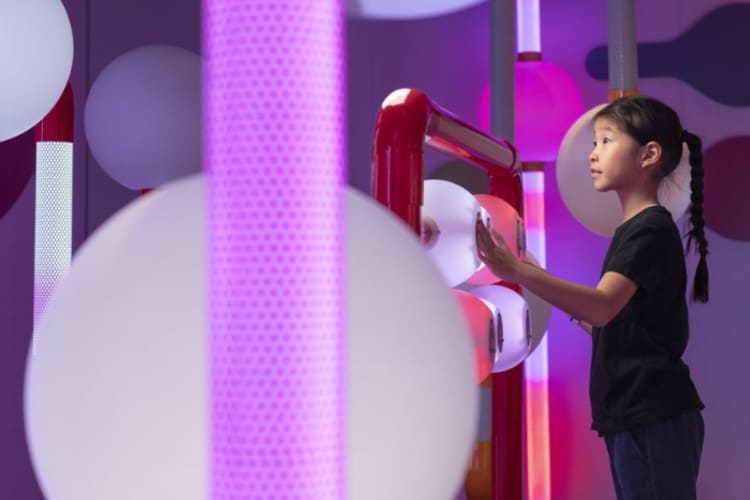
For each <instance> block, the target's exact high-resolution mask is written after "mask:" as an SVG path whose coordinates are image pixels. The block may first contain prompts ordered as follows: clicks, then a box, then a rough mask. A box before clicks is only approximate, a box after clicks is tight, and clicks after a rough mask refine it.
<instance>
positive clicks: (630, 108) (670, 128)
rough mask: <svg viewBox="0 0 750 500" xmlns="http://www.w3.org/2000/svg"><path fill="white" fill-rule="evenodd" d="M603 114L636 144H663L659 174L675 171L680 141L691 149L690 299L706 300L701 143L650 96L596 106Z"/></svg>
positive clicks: (705, 248) (679, 152)
mask: <svg viewBox="0 0 750 500" xmlns="http://www.w3.org/2000/svg"><path fill="white" fill-rule="evenodd" d="M599 118H603V119H606V120H609V121H611V122H613V123H614V124H616V125H618V126H619V127H620V128H622V130H624V131H625V132H626V133H627V134H628V135H630V136H631V137H633V138H634V139H635V140H636V141H638V143H639V144H641V145H645V144H646V143H648V142H650V141H655V142H657V143H659V144H660V145H661V148H662V162H661V165H660V171H659V173H660V177H661V178H662V179H663V178H665V177H667V176H668V175H669V174H671V173H672V172H674V170H675V169H676V168H677V165H678V164H679V163H680V158H681V157H682V143H683V142H685V143H686V144H687V146H688V150H689V151H690V158H689V161H690V201H691V203H690V229H689V230H688V232H687V245H686V248H687V251H688V252H690V250H691V248H692V247H693V244H694V245H695V250H696V252H697V253H698V255H699V257H700V258H699V260H698V266H697V268H696V270H695V277H694V279H693V292H692V300H693V301H698V302H708V264H707V263H706V256H707V255H708V241H707V240H706V234H705V232H704V230H703V228H704V226H705V221H704V219H703V146H702V144H701V140H700V138H699V137H698V136H696V135H695V134H691V133H690V132H688V131H687V130H685V129H683V128H682V125H681V124H680V118H679V117H678V116H677V113H676V112H675V111H674V110H673V109H672V108H670V107H669V106H667V105H666V104H664V103H663V102H661V101H658V100H656V99H654V98H651V97H646V96H630V97H622V98H620V99H617V100H616V101H613V102H611V103H609V104H608V105H607V106H605V107H604V108H602V109H601V110H599V112H598V113H596V115H595V116H594V120H597V119H599Z"/></svg>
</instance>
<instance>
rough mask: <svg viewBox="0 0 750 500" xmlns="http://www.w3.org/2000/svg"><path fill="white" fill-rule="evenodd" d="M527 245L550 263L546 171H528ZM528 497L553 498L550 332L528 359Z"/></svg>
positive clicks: (541, 262)
mask: <svg viewBox="0 0 750 500" xmlns="http://www.w3.org/2000/svg"><path fill="white" fill-rule="evenodd" d="M523 186H524V191H525V193H524V195H525V199H524V201H525V202H526V248H527V250H528V251H529V252H530V253H531V254H533V255H534V256H535V257H536V258H537V262H538V263H539V266H540V267H542V268H545V267H546V251H545V249H546V243H545V233H544V172H524V174H523ZM523 366H524V403H525V412H524V413H525V422H524V423H525V428H526V434H525V437H526V443H525V447H526V491H527V498H529V499H533V500H548V499H549V498H551V494H552V492H551V478H550V446H549V439H550V438H549V376H548V371H549V368H548V350H547V335H546V334H545V335H543V336H542V339H541V341H540V342H539V345H538V346H537V347H536V349H534V351H533V352H532V353H531V354H530V355H529V357H527V358H526V360H525V361H524V365H523Z"/></svg>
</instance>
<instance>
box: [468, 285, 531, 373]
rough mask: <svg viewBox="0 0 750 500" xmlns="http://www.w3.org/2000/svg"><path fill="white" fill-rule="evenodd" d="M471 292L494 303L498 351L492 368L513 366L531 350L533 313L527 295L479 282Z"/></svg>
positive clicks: (498, 369)
mask: <svg viewBox="0 0 750 500" xmlns="http://www.w3.org/2000/svg"><path fill="white" fill-rule="evenodd" d="M469 292H470V293H471V294H473V295H476V296H477V297H479V298H482V299H485V300H487V301H489V302H490V303H492V304H493V305H494V306H495V308H496V310H497V316H498V317H497V319H496V320H495V325H496V328H497V334H496V339H497V340H496V344H495V345H496V346H497V351H496V354H495V363H494V366H493V368H492V371H493V372H495V373H497V372H503V371H506V370H510V369H511V368H513V367H515V366H516V365H518V364H519V363H521V362H522V361H523V360H524V359H526V357H527V356H528V355H529V353H531V316H530V314H529V305H528V303H527V302H526V299H524V297H523V296H522V295H521V294H519V293H516V292H515V291H514V290H511V289H510V288H508V287H505V286H502V285H484V286H478V287H476V288H472V289H470V290H469Z"/></svg>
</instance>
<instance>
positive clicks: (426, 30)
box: [0, 0, 750, 500]
mask: <svg viewBox="0 0 750 500" xmlns="http://www.w3.org/2000/svg"><path fill="white" fill-rule="evenodd" d="M636 3H637V6H636V8H637V10H638V39H639V41H641V42H647V41H648V42H653V41H661V40H669V39H671V38H673V37H675V36H677V35H679V34H680V33H681V32H683V31H684V30H686V29H687V28H689V27H690V26H691V25H692V24H693V23H694V22H695V21H696V20H698V19H700V18H701V17H702V16H704V15H706V14H707V13H709V12H710V11H712V10H713V9H715V8H716V7H719V6H721V5H724V3H723V2H720V1H718V0H700V1H699V0H668V1H664V2H645V1H643V2H636ZM64 4H65V5H66V7H67V8H68V12H69V14H70V17H71V21H72V23H73V27H74V32H75V43H76V55H75V61H74V68H73V75H72V80H73V87H74V93H75V98H76V102H77V118H78V122H77V127H76V133H77V138H78V139H79V142H78V143H77V145H76V150H75V161H76V167H75V180H74V182H75V197H76V199H75V203H74V216H75V223H74V243H75V245H76V246H77V245H78V244H80V243H81V242H82V241H83V240H84V239H85V237H86V236H87V235H88V234H90V233H91V231H93V230H94V229H95V228H96V227H97V226H98V225H99V224H100V223H101V222H102V221H104V220H105V219H106V218H107V217H109V216H110V215H111V214H112V213H113V212H114V211H116V210H117V209H118V208H120V207H121V206H123V205H124V204H125V203H127V202H128V201H129V200H131V199H133V198H134V197H135V196H137V194H138V193H134V192H132V191H129V190H127V189H124V188H122V187H120V186H119V185H117V184H116V183H115V182H114V181H112V180H110V179H109V177H108V176H107V175H106V174H105V173H104V172H103V171H102V170H101V169H100V168H99V166H98V165H96V162H95V161H94V160H93V159H92V158H91V156H90V155H89V154H88V152H87V148H86V146H85V143H84V141H83V135H82V128H81V112H82V110H83V103H84V102H85V95H86V90H87V88H88V86H89V85H90V84H91V83H92V82H93V81H94V79H95V78H96V76H97V74H98V73H99V72H100V71H101V70H102V69H103V67H104V66H105V65H106V64H107V63H108V62H109V61H111V60H112V59H114V58H115V57H117V56H118V55H120V54H121V53H123V52H125V51H127V50H129V49H131V48H134V47H137V46H140V45H146V44H150V43H166V44H174V45H178V46H181V47H184V48H187V49H189V50H193V51H195V52H199V49H200V38H199V24H200V3H199V1H198V0H190V1H187V2H186V1H185V0H159V1H158V2H153V1H147V0H64ZM541 10H542V47H543V54H544V58H545V59H546V60H549V61H551V62H554V63H556V64H558V65H560V66H561V67H563V68H564V69H565V70H567V71H568V72H569V73H570V74H571V75H572V76H573V78H574V79H575V80H576V81H577V83H578V84H579V86H580V88H581V90H582V91H583V93H584V97H585V100H586V104H587V106H589V107H592V106H594V105H596V104H598V103H601V102H603V101H604V100H605V99H606V91H607V84H606V82H603V81H600V80H596V79H595V78H593V77H591V76H590V75H589V74H588V73H587V72H586V68H585V59H586V56H587V54H588V53H589V51H591V50H592V49H593V48H594V47H596V46H600V45H602V44H605V43H606V39H607V35H606V2H601V1H600V0H579V1H577V2H561V1H559V0H542V1H541ZM488 13H489V8H488V5H487V4H484V5H480V6H477V7H473V8H470V9H467V10H464V11H461V12H457V13H454V14H451V15H447V16H442V17H437V18H433V19H426V20H418V21H409V22H388V21H364V20H352V21H351V22H349V25H348V49H349V55H348V66H349V67H348V69H349V81H348V86H349V112H348V114H349V124H350V140H349V162H350V166H349V176H350V182H351V184H353V185H354V186H356V187H357V188H359V189H361V190H364V191H368V190H369V153H370V139H371V137H372V128H373V124H374V120H375V115H376V110H377V108H378V106H379V104H380V102H381V101H382V100H383V98H384V97H385V96H386V95H387V94H388V93H389V92H390V91H391V90H393V89H396V88H399V87H418V88H421V89H422V90H424V91H425V92H427V93H428V94H429V95H430V96H431V97H433V98H434V99H435V100H436V101H437V102H439V103H440V104H441V105H443V106H444V107H446V108H447V109H449V110H451V111H453V112H455V113H456V114H458V115H459V116H462V117H464V118H465V119H466V120H468V121H471V122H476V120H477V115H476V103H477V102H478V99H479V94H480V91H481V88H482V86H483V85H484V84H485V82H486V81H487V79H488V74H489V71H488V64H489V63H488V57H489V48H488V43H489V33H488V27H489V26H488V23H489V16H488ZM573 34H574V35H575V36H573ZM743 35H745V34H744V33H737V37H739V38H740V39H742V36H743ZM737 37H735V38H737ZM709 49H710V50H707V53H708V54H709V57H717V56H719V55H720V54H721V53H722V51H721V50H720V49H721V47H718V48H717V47H709ZM696 55H699V54H695V53H691V54H680V53H679V52H677V53H676V55H674V54H673V57H678V58H679V57H680V56H682V57H685V58H692V59H690V60H689V63H688V66H690V67H692V66H695V68H696V70H697V71H700V67H701V66H700V59H699V58H697V57H695V56H696ZM672 64H674V63H673V62H672ZM737 64H738V62H736V61H727V62H726V67H727V68H728V70H730V71H732V72H736V71H746V70H745V69H744V67H743V66H737ZM721 77H722V75H717V79H719V78H721ZM640 90H641V91H642V92H643V93H647V94H653V95H655V96H657V97H661V98H663V99H665V100H667V101H668V102H669V103H671V104H673V105H674V107H675V108H676V109H677V110H678V111H679V112H680V113H681V115H682V117H683V120H684V122H685V124H686V127H688V128H689V129H691V130H692V131H694V132H696V133H698V134H699V135H701V136H702V137H703V139H704V144H705V145H706V147H710V146H711V145H712V144H715V143H717V142H719V141H720V140H722V139H724V138H726V137H729V136H734V135H744V134H746V133H747V132H746V128H747V127H746V124H747V123H750V109H748V108H747V107H729V106H726V105H722V104H718V103H717V102H715V101H714V100H712V99H711V98H709V97H707V96H706V95H704V94H703V93H701V92H700V91H699V90H697V89H695V88H694V87H692V86H691V85H688V84H686V83H684V82H682V81H680V80H677V79H674V78H669V77H661V78H649V79H643V80H642V81H641V83H640ZM749 92H750V91H749ZM542 119H543V117H542ZM31 146H32V145H31V141H30V139H29V138H28V137H25V138H24V137H22V138H19V139H18V140H16V141H12V142H8V143H5V144H1V145H0V158H1V159H0V168H7V165H15V166H18V168H19V172H20V173H19V174H18V175H16V176H15V177H14V180H12V181H6V183H7V184H4V185H5V186H6V187H5V188H4V192H3V196H5V197H6V198H7V197H11V198H12V199H13V200H15V201H14V202H13V203H12V204H11V203H9V204H8V205H9V209H8V210H7V211H4V212H3V213H0V242H2V243H0V245H2V246H0V252H2V255H3V257H4V258H3V259H0V266H1V267H0V273H2V274H1V275H2V276H3V280H2V283H1V284H0V301H2V302H1V303H2V307H0V325H2V329H1V331H2V336H0V395H1V397H0V411H1V413H0V415H2V418H0V443H2V446H0V492H1V494H0V497H2V498H6V497H7V498H14V499H17V500H27V499H29V500H31V499H39V498H41V493H40V491H39V489H38V486H37V485H36V482H35V480H34V477H33V473H32V470H31V466H30V463H29V459H28V454H27V451H26V444H25V439H24V435H23V418H22V413H21V395H22V384H23V371H24V363H25V358H26V350H27V347H28V342H29V339H30V336H31V296H32V288H31V283H32V274H33V268H32V266H33V260H32V259H33V210H34V203H33V201H34V200H33V198H34V184H33V178H32V179H31V181H30V182H28V183H26V184H25V187H24V179H25V178H24V176H26V177H28V172H29V168H30V167H29V166H28V165H29V164H28V162H29V161H31V162H33V151H31V150H30V147H31ZM742 153H744V152H738V154H737V156H744V157H747V155H743V154H742ZM448 161H450V159H449V158H447V157H445V156H443V155H441V154H439V153H435V152H431V151H430V152H428V155H427V161H426V170H427V172H428V174H429V172H432V171H433V170H435V169H436V168H438V167H440V166H441V165H443V164H444V163H446V162H448ZM749 170H750V169H747V168H744V169H739V170H737V171H738V172H740V173H742V172H747V171H749ZM708 175H710V172H707V176H708ZM743 175H747V174H743ZM546 178H547V186H548V189H547V196H546V203H547V227H548V267H549V269H550V270H551V271H552V272H553V273H555V274H558V275H560V276H562V277H565V278H570V279H574V280H577V281H580V282H582V283H586V284H591V285H593V284H595V283H596V281H597V277H598V273H599V261H600V259H601V257H602V256H603V254H604V251H605V249H606V244H607V242H606V240H605V239H604V238H601V237H599V236H596V235H594V234H592V233H590V232H589V231H588V230H586V229H585V228H583V227H582V226H581V225H580V224H578V223H577V222H576V221H575V220H574V219H573V218H572V217H571V216H570V215H569V213H568V211H567V209H566V208H565V206H564V205H563V203H562V201H561V199H560V196H559V193H558V192H557V190H556V188H555V174H554V166H553V165H550V166H549V168H548V169H547V174H546ZM8 186H10V187H8ZM16 198H17V199H16ZM746 198H747V199H748V200H750V196H747V197H746ZM707 201H708V200H707ZM11 205H12V206H11ZM0 208H2V206H1V204H0ZM745 208H747V209H748V210H750V206H749V207H745V206H740V207H737V208H736V210H737V218H738V219H745V218H746V217H747V212H746V210H745ZM724 213H726V211H725V212H724ZM709 238H710V242H711V255H710V266H711V277H712V283H711V285H712V290H711V291H712V302H711V303H710V304H708V305H705V306H695V307H692V309H691V327H692V339H691V346H690V347H689V349H688V352H687V355H686V358H687V360H688V362H689V364H690V365H691V368H692V370H693V373H694V376H695V379H696V383H697V385H698V388H699V390H700V391H701V394H702V397H703V399H704V401H705V403H706V405H707V408H706V411H705V413H704V416H705V419H706V426H707V433H706V444H705V451H704V459H703V464H702V471H701V477H700V482H699V488H700V491H701V495H700V496H701V498H706V499H711V498H717V499H718V498H744V496H745V494H744V490H745V489H744V485H743V482H745V479H746V478H745V477H744V475H745V473H746V470H747V464H748V463H750V432H748V431H746V430H745V429H746V425H745V422H746V420H747V415H748V414H750V398H749V397H748V392H747V391H745V390H744V388H743V384H742V381H744V380H746V379H748V375H750V374H749V373H748V372H749V371H750V368H749V367H748V364H747V363H745V362H744V352H745V351H746V350H747V349H745V348H746V347H750V345H748V344H750V340H748V337H747V336H746V335H743V333H744V328H743V326H744V325H743V321H744V320H743V317H744V316H742V315H741V311H742V310H743V309H744V308H745V307H747V305H748V301H747V299H746V298H745V297H746V293H745V291H744V290H743V285H744V284H746V283H748V282H750V268H749V267H748V266H746V265H744V263H745V260H747V258H748V256H750V243H748V242H747V241H735V240H731V239H727V238H725V237H722V236H720V235H719V234H717V233H715V232H713V231H711V230H710V229H709ZM689 269H690V270H691V271H692V269H693V264H692V263H690V264H689ZM549 342H550V346H549V350H550V389H551V419H552V421H551V442H552V460H553V462H552V482H553V483H552V487H553V498H556V499H558V498H559V499H571V498H574V499H576V500H589V499H590V500H606V499H611V498H614V495H613V494H612V489H611V484H610V483H611V482H610V479H609V470H608V466H607V459H606V454H605V451H604V447H603V445H602V443H601V442H600V440H599V438H597V437H596V435H595V434H594V433H593V432H591V431H589V430H588V427H589V423H590V421H589V408H588V396H587V383H588V363H589V356H590V353H589V350H590V339H589V338H588V337H587V336H586V335H585V334H582V333H580V332H578V331H577V330H575V329H574V328H572V327H571V326H570V323H569V322H568V321H567V318H566V317H565V316H564V315H563V314H561V313H559V312H557V311H554V310H553V314H552V321H551V326H550V336H549Z"/></svg>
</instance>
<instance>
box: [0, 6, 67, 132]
mask: <svg viewBox="0 0 750 500" xmlns="http://www.w3.org/2000/svg"><path fill="white" fill-rule="evenodd" d="M0 62H2V76H0V141H4V140H6V139H10V138H12V137H15V136H17V135H20V134H22V133H23V132H26V131H27V130H29V129H30V128H31V127H33V126H34V125H36V124H37V123H38V122H39V121H40V120H41V119H42V118H44V116H45V115H46V114H47V113H48V112H49V111H50V110H51V109H52V107H53V106H54V105H55V103H57V100H58V99H59V98H60V95H61V94H62V91H63V89H64V88H65V85H66V84H67V83H68V79H69V78H70V70H71V68H72V67H73V30H72V28H71V26H70V20H69V19H68V14H67V12H66V11H65V7H64V6H63V4H62V2H60V0H2V1H0Z"/></svg>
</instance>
